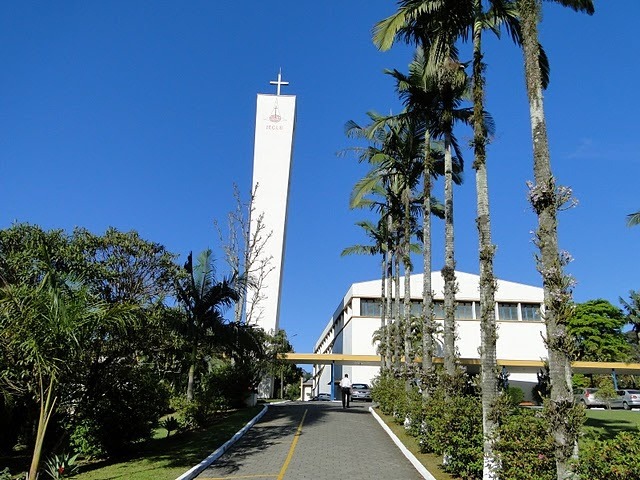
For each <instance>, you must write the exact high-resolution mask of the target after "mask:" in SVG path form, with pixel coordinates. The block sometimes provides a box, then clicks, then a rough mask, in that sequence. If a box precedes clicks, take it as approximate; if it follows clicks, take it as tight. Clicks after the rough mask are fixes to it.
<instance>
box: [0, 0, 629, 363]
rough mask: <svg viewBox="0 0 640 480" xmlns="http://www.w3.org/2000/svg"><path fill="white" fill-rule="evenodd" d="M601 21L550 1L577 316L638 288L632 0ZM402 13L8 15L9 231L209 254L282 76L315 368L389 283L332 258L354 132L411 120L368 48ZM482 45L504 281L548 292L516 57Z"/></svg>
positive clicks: (182, 9)
mask: <svg viewBox="0 0 640 480" xmlns="http://www.w3.org/2000/svg"><path fill="white" fill-rule="evenodd" d="M596 9H597V12H596V14H595V15H594V16H593V17H588V16H586V15H580V14H575V13H573V12H572V11H569V10H565V9H563V8H561V7H559V6H557V5H553V4H551V3H550V2H547V3H546V4H545V10H544V19H543V23H542V26H541V38H542V43H543V45H544V46H545V48H546V50H547V53H548V55H549V57H550V62H551V85H550V88H549V90H548V91H547V93H546V97H545V101H546V103H545V108H546V115H547V122H548V128H549V136H550V145H551V153H552V166H553V169H554V172H555V174H556V176H557V177H558V179H559V183H561V184H564V185H570V186H571V187H572V188H573V190H574V194H575V196H576V197H577V198H578V200H579V202H580V203H579V205H578V207H576V208H575V209H572V210H570V211H567V212H564V213H563V214H562V215H561V217H560V242H561V246H562V248H563V249H566V250H568V251H569V252H570V253H571V254H572V255H573V257H574V258H575V261H574V262H573V263H572V264H571V266H570V268H569V271H570V273H572V274H573V275H574V276H575V277H576V280H577V282H578V285H577V287H576V289H575V299H576V300H577V301H585V300H588V299H592V298H606V299H608V300H610V301H612V302H613V303H614V304H618V297H619V296H626V295H627V292H628V291H629V290H631V289H640V284H639V282H638V275H637V256H636V251H637V246H638V241H639V240H640V227H636V228H635V229H630V228H627V227H626V226H625V215H626V214H627V213H630V212H633V211H637V210H640V198H639V196H638V194H637V192H638V188H637V179H638V178H640V148H639V147H640V139H639V136H638V134H637V130H638V125H639V123H640V121H639V120H638V114H637V112H638V108H637V107H638V99H637V97H636V96H635V94H634V93H633V92H634V91H635V81H636V79H637V78H638V73H639V67H638V63H637V57H638V54H639V53H640V48H639V47H640V39H639V37H638V35H637V33H636V22H637V19H638V18H640V2H637V1H636V0H619V1H617V2H597V5H596ZM394 10H395V2H392V1H382V0H352V1H349V2H342V1H337V0H328V1H326V2H303V1H299V0H298V1H294V0H281V1H279V2H273V3H271V2H258V1H255V0H250V1H247V2H243V3H241V4H238V3H237V2H234V1H230V0H217V1H215V2H213V1H201V2H200V1H190V2H169V1H163V2H151V1H133V2H131V1H110V2H82V1H64V2H44V1H40V2H4V3H2V4H1V5H0V65H2V73H0V198H1V199H2V200H1V205H2V206H1V207H0V228H6V227H9V226H10V225H11V224H12V223H14V222H29V223H34V224H38V225H41V226H42V227H44V228H64V229H68V230H71V229H73V227H74V226H83V227H86V228H88V229H89V230H91V231H93V232H95V233H101V232H103V231H104V230H105V229H106V228H107V227H109V226H115V227H117V228H119V229H121V230H130V229H135V230H137V231H139V232H140V234H141V235H142V236H143V237H145V238H147V239H149V240H153V241H156V242H160V243H162V244H164V245H166V246H167V248H168V249H169V250H170V251H172V252H175V253H177V254H180V255H181V258H184V257H185V256H186V254H187V253H188V252H189V251H190V250H193V251H194V252H198V251H200V250H202V249H204V248H206V247H212V248H214V249H215V248H217V245H218V243H219V242H218V237H217V233H216V231H215V229H214V224H213V222H214V219H217V220H218V221H220V222H224V221H225V218H226V214H227V212H228V211H229V210H231V209H232V208H233V207H234V201H233V196H232V191H233V184H234V183H236V184H238V185H239V186H240V188H241V189H242V190H243V192H245V193H248V191H249V189H250V184H251V168H252V166H251V163H252V159H253V135H254V118H255V96H256V94H257V93H273V92H274V87H271V86H270V85H269V81H270V80H274V79H275V77H276V75H277V72H278V69H279V68H282V72H283V78H284V80H287V81H289V82H290V86H289V87H285V88H283V93H287V94H295V95H297V97H298V120H297V122H298V123H297V130H296V139H295V148H294V163H293V169H292V177H291V192H290V207H289V225H288V233H287V240H288V244H287V251H286V258H285V269H284V281H283V294H282V306H281V319H280V326H281V327H282V328H284V329H286V330H287V332H288V334H289V337H290V338H292V343H293V345H294V347H295V349H296V351H299V352H303V351H310V350H311V349H312V347H313V344H314V342H315V340H316V338H317V336H318V335H319V334H320V332H321V331H322V329H323V328H324V326H325V324H326V322H327V321H328V320H329V318H330V316H331V314H332V313H333V311H334V309H335V308H336V306H337V304H338V302H339V301H340V300H341V298H342V296H343V295H344V294H345V293H346V290H347V289H348V287H349V285H350V284H351V283H353V282H358V281H365V280H372V279H375V278H378V276H379V271H378V270H379V268H378V259H377V258H370V257H350V258H341V257H340V252H341V250H342V249H343V248H344V247H346V246H349V245H352V244H355V243H361V242H364V241H365V239H364V238H363V236H362V235H361V233H360V231H359V229H358V227H356V226H355V225H354V223H355V222H356V221H358V220H360V219H363V218H365V217H366V216H367V214H366V212H351V211H349V209H348V197H349V192H350V191H351V188H352V186H353V184H354V183H355V181H356V180H357V179H358V178H360V177H361V176H362V175H363V174H364V172H365V167H364V166H362V165H359V164H358V163H357V162H356V160H355V159H354V158H352V157H346V158H345V157H340V156H338V155H336V153H337V152H338V151H340V150H343V149H344V148H346V147H348V146H350V145H353V144H352V142H351V141H350V140H348V139H347V138H346V137H345V136H344V131H343V127H344V124H345V122H346V121H347V120H349V119H353V120H356V121H363V122H364V121H365V118H366V117H365V112H367V111H369V110H376V111H379V112H385V113H386V112H388V111H398V110H399V109H400V106H399V103H398V100H397V98H396V95H395V93H394V89H393V82H392V81H391V79H390V78H389V77H388V76H386V75H384V74H383V73H382V71H383V70H384V69H385V68H397V69H399V70H402V71H406V66H407V64H408V63H409V61H410V58H411V49H409V48H407V47H400V46H398V47H396V48H394V49H393V50H392V51H391V52H386V53H381V52H378V51H377V50H376V49H375V48H374V46H373V44H372V43H371V28H372V26H373V24H374V23H375V22H376V21H378V20H381V19H382V18H384V17H386V16H388V15H390V14H391V13H393V12H394ZM486 47H487V56H486V62H487V63H488V85H487V88H488V91H487V108H488V110H489V111H490V112H491V113H492V115H493V117H494V119H495V122H496V125H497V134H496V137H495V139H494V141H493V143H492V145H491V146H490V148H489V151H488V154H489V159H488V161H489V167H488V168H489V182H490V196H491V207H492V230H493V239H494V243H496V244H497V246H498V251H497V256H496V261H495V273H496V275H497V276H499V277H500V278H502V279H505V280H510V281H516V282H523V283H528V284H533V285H540V278H539V275H538V273H537V272H536V270H535V263H534V260H533V254H534V247H533V244H532V243H531V233H530V232H531V231H532V230H534V229H535V226H536V219H535V216H534V215H533V213H532V212H531V211H530V209H529V207H528V204H527V201H526V191H527V190H526V186H525V182H526V181H527V180H529V179H531V177H532V160H531V157H532V154H531V140H530V126H529V118H528V104H527V100H526V94H525V90H524V79H523V68H522V56H521V53H520V52H519V51H518V50H517V49H516V48H515V47H514V45H513V44H512V43H511V42H510V41H509V40H508V39H506V38H505V39H503V40H502V41H496V40H494V39H490V38H487V40H486ZM463 51H465V52H466V50H465V47H463ZM457 134H458V137H459V138H460V139H461V140H462V141H464V142H466V141H468V140H469V139H470V137H471V132H470V131H469V130H466V129H464V128H461V129H460V130H459V131H458V133H457ZM471 161H472V156H471V154H470V153H469V154H467V157H466V162H467V166H470V164H471ZM467 170H468V172H467V174H466V182H465V184H464V185H463V186H462V187H460V188H458V189H457V190H456V192H455V195H456V198H455V201H456V217H455V221H456V255H457V268H458V270H461V271H466V272H471V273H477V271H478V266H477V263H478V261H477V253H476V252H477V235H476V229H475V223H474V218H475V185H474V177H473V172H472V170H470V169H469V168H467ZM437 188H441V185H439V186H438V187H437ZM436 228H437V229H436V234H435V239H434V250H435V255H434V263H433V264H434V269H439V268H441V267H442V263H443V255H442V251H443V245H442V236H443V234H442V228H441V225H437V227H436ZM219 257H220V255H219ZM218 263H219V269H220V270H224V265H223V262H222V259H221V258H220V260H219V262H218Z"/></svg>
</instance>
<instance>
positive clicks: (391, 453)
mask: <svg viewBox="0 0 640 480" xmlns="http://www.w3.org/2000/svg"><path fill="white" fill-rule="evenodd" d="M369 405H370V404H368V403H362V402H354V403H352V405H351V408H349V409H343V408H342V405H340V404H339V403H333V402H291V403H284V404H280V405H271V406H270V407H269V410H268V411H267V413H266V414H265V416H264V417H262V419H261V420H260V421H259V422H258V423H256V425H254V426H253V428H251V430H249V432H247V434H246V435H245V436H244V437H243V438H242V439H241V440H240V441H238V442H237V443H236V444H235V445H234V446H233V447H232V448H231V449H230V450H229V452H227V453H226V454H225V455H223V456H222V457H221V458H220V459H218V461H216V462H215V463H214V464H213V465H211V466H210V467H209V468H207V469H206V470H204V471H203V472H202V473H201V474H200V475H199V476H198V477H197V478H198V479H199V480H211V479H225V480H232V479H238V480H239V479H253V480H274V479H276V480H277V479H279V480H308V479H313V480H345V479H349V480H368V479H379V480H413V479H421V478H422V476H421V475H420V474H419V473H418V472H417V471H416V470H415V469H414V468H413V466H412V465H411V463H410V462H409V460H407V459H406V458H405V457H404V456H403V455H402V453H401V452H400V450H399V449H398V447H396V446H395V445H394V444H393V442H392V440H391V439H390V438H389V436H388V435H387V434H386V433H385V432H384V431H383V429H382V428H381V427H380V425H378V423H377V422H376V420H375V419H374V418H373V416H372V415H371V414H370V413H369V411H368V408H369ZM305 411H306V415H305ZM303 415H304V422H303V424H302V427H301V428H299V427H300V422H301V420H302V418H303ZM298 431H299V435H296V433H297V432H298ZM296 438H297V440H296V445H295V449H293V451H292V450H291V447H292V443H293V442H294V439H296Z"/></svg>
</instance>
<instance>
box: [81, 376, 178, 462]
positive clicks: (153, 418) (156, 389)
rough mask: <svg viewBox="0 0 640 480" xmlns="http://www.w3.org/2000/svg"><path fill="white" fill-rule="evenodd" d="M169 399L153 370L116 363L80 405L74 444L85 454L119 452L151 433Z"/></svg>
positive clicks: (101, 377)
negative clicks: (87, 398)
mask: <svg viewBox="0 0 640 480" xmlns="http://www.w3.org/2000/svg"><path fill="white" fill-rule="evenodd" d="M168 400H169V399H168V392H167V391H166V388H165V387H164V385H163V384H162V383H161V382H160V379H159V378H158V377H157V375H156V374H155V373H154V372H153V371H152V370H151V369H149V368H147V367H140V366H137V367H136V366H132V365H127V364H124V363H122V364H113V365H111V366H110V368H109V369H108V370H106V371H104V372H103V373H102V375H100V376H99V377H98V378H97V379H96V381H95V384H94V385H92V390H91V392H90V397H89V400H88V401H87V402H83V403H82V404H81V405H80V408H79V411H78V413H77V416H76V418H75V421H74V422H73V425H72V427H71V428H72V434H71V438H72V444H74V446H75V447H76V448H77V449H78V451H80V452H82V453H83V454H85V455H86V454H89V455H91V456H95V455H96V454H103V453H106V454H109V455H112V454H119V453H120V452H122V451H123V450H126V449H127V448H128V447H129V446H130V445H132V444H133V443H135V442H137V441H139V440H143V439H146V438H149V437H150V436H151V432H152V428H153V426H154V425H155V424H156V422H157V421H158V418H159V417H160V415H161V414H162V413H163V412H165V411H166V410H167V408H168ZM98 452H100V453H98Z"/></svg>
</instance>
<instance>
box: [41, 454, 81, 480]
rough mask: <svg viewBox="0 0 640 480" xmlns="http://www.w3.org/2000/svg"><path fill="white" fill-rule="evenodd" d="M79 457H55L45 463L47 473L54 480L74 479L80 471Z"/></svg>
mask: <svg viewBox="0 0 640 480" xmlns="http://www.w3.org/2000/svg"><path fill="white" fill-rule="evenodd" d="M77 457H78V455H77V454H76V455H73V456H72V455H71V454H69V453H65V454H62V455H54V456H53V457H51V458H49V459H48V460H47V461H46V462H45V473H46V474H47V475H49V478H53V479H54V480H59V479H60V478H69V477H72V476H73V475H75V474H76V472H77V471H78V465H77V464H76V458H77Z"/></svg>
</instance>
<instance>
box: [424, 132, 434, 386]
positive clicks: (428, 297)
mask: <svg viewBox="0 0 640 480" xmlns="http://www.w3.org/2000/svg"><path fill="white" fill-rule="evenodd" d="M431 169H432V165H431V137H430V135H429V133H426V134H425V156H424V170H423V173H422V177H423V179H422V182H423V193H422V194H423V199H422V216H423V223H422V241H423V245H422V256H423V273H422V378H423V382H422V396H423V398H425V399H427V398H429V393H430V392H431V390H432V389H433V385H432V382H433V373H434V371H433V357H434V354H435V352H434V340H433V336H434V335H435V330H436V329H435V322H434V319H433V289H432V287H431Z"/></svg>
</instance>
